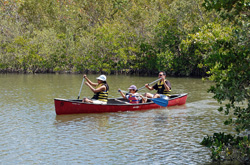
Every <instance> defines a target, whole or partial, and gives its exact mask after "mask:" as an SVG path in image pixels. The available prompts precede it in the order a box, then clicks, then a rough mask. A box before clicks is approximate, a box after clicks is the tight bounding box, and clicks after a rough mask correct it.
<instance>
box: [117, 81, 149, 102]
mask: <svg viewBox="0 0 250 165" xmlns="http://www.w3.org/2000/svg"><path fill="white" fill-rule="evenodd" d="M128 89H129V93H126V95H125V94H124V93H123V92H122V91H121V90H120V89H118V92H120V94H121V95H122V97H123V98H124V99H128V100H129V103H131V104H138V103H145V102H146V99H145V98H144V97H143V96H142V95H140V94H139V93H136V91H137V88H136V86H135V85H131V86H130V87H129V88H128Z"/></svg>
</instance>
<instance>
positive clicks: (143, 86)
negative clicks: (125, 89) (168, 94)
mask: <svg viewBox="0 0 250 165" xmlns="http://www.w3.org/2000/svg"><path fill="white" fill-rule="evenodd" d="M160 79H161V78H159V79H157V80H155V81H153V82H151V83H149V84H148V85H151V84H153V83H155V82H157V81H160ZM143 88H145V85H144V86H143V87H141V88H139V89H137V90H136V92H138V91H139V90H141V89H143Z"/></svg>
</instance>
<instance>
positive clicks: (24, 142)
mask: <svg viewBox="0 0 250 165" xmlns="http://www.w3.org/2000/svg"><path fill="white" fill-rule="evenodd" d="M97 76H98V75H89V78H90V79H91V80H93V81H95V78H96V77H97ZM156 79H157V77H139V76H124V75H122V76H115V75H112V76H108V83H109V86H110V97H111V98H112V97H118V96H119V97H120V95H119V93H118V92H117V89H118V88H121V89H122V90H127V88H128V87H129V86H130V85H131V84H134V85H136V86H137V87H138V88H139V87H142V86H143V85H144V84H146V83H149V82H152V81H154V80H156ZM168 79H169V80H170V82H171V83H172V91H173V92H172V93H189V95H188V99H187V103H186V104H185V105H183V106H175V107H168V108H166V109H160V110H159V109H157V110H154V109H153V110H147V111H138V112H118V113H101V114H78V115H63V116H57V115H56V114H55V108H54V102H53V101H54V100H53V99H54V98H66V99H76V98H77V96H78V93H79V89H80V86H81V82H82V75H67V74H62V75H58V74H56V75H53V74H38V75H22V74H20V75H18V74H7V75H6V74H0V91H1V93H0V100H1V101H0V130H1V133H0V135H1V136H0V164H206V163H210V162H211V160H210V156H209V154H210V151H209V149H208V148H206V147H203V146H201V145H200V144H199V143H200V142H201V141H202V139H203V137H204V136H205V135H207V134H209V135H212V134H213V133H214V132H220V131H224V132H228V133H230V132H233V130H231V129H230V128H229V127H226V126H224V125H223V119H224V116H223V115H222V114H220V113H219V112H218V111H217V110H216V109H217V108H218V106H219V105H218V104H217V103H216V101H214V100H213V99H212V94H208V93H207V92H206V91H207V89H208V88H209V86H210V85H211V83H210V82H202V80H201V79H195V78H168ZM146 91H147V90H142V91H141V92H142V93H143V92H146ZM92 95H93V93H91V91H90V89H89V88H88V87H87V86H84V87H83V89H82V93H81V98H82V97H91V96H92Z"/></svg>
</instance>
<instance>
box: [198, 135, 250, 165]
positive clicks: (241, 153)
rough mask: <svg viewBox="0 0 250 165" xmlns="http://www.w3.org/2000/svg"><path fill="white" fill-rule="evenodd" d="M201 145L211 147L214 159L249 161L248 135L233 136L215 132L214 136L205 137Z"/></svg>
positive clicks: (249, 142)
mask: <svg viewBox="0 0 250 165" xmlns="http://www.w3.org/2000/svg"><path fill="white" fill-rule="evenodd" d="M201 145H204V146H206V147H209V148H211V151H212V152H211V158H212V159H213V160H223V161H232V160H237V161H238V162H240V163H249V161H250V160H249V154H250V141H249V139H248V138H247V137H240V136H233V135H231V134H227V135H226V134H224V132H223V133H221V132H220V133H214V135H213V136H208V135H207V137H204V138H203V140H202V142H201Z"/></svg>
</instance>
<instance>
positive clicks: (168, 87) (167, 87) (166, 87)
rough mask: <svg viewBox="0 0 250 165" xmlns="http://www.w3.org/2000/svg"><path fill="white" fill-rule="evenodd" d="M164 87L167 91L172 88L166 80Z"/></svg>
mask: <svg viewBox="0 0 250 165" xmlns="http://www.w3.org/2000/svg"><path fill="white" fill-rule="evenodd" d="M164 87H165V89H166V90H167V91H170V90H171V87H170V86H169V85H168V84H167V81H165V82H164Z"/></svg>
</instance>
